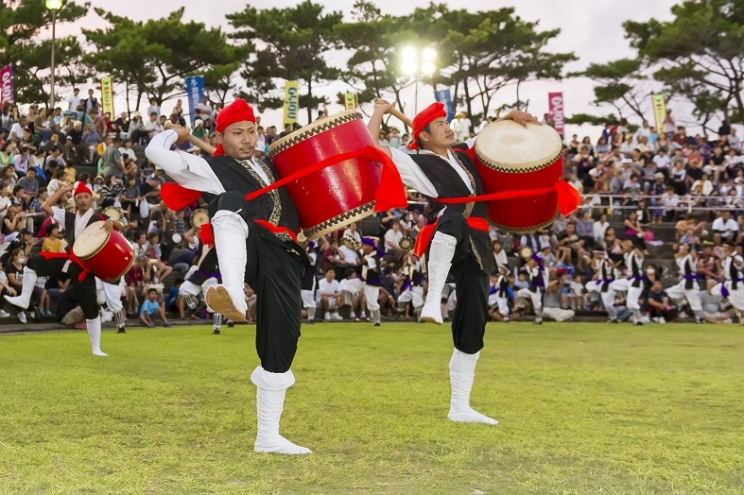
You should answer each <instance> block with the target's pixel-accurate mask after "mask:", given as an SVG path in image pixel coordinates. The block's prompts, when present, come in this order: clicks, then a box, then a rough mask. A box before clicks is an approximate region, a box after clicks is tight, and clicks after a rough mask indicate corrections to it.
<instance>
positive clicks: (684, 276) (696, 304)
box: [666, 247, 703, 323]
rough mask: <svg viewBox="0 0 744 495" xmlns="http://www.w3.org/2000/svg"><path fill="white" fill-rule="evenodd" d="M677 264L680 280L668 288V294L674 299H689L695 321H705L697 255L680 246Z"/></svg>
mask: <svg viewBox="0 0 744 495" xmlns="http://www.w3.org/2000/svg"><path fill="white" fill-rule="evenodd" d="M676 261H677V266H678V267H679V276H680V281H679V283H678V284H677V285H674V286H672V287H669V288H668V289H666V293H667V295H669V298H670V299H671V300H673V301H681V300H682V299H683V298H684V299H687V304H689V305H690V309H691V310H692V311H693V313H695V322H696V323H702V322H703V306H702V304H701V302H700V286H699V285H698V282H697V278H698V276H697V264H696V263H695V257H694V256H693V255H692V254H691V253H689V252H688V251H687V248H686V247H680V252H679V254H678V255H677V260H676Z"/></svg>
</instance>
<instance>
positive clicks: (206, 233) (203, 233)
mask: <svg viewBox="0 0 744 495" xmlns="http://www.w3.org/2000/svg"><path fill="white" fill-rule="evenodd" d="M253 221H254V222H255V223H257V224H258V225H260V226H262V227H265V228H266V229H267V230H268V231H269V232H271V233H272V234H275V235H276V234H287V235H288V236H289V237H291V238H292V240H293V241H295V242H298V241H297V234H295V233H294V232H292V231H291V230H289V229H288V228H286V227H277V226H276V225H274V224H273V223H271V222H267V221H265V220H253ZM199 240H201V241H202V243H204V245H206V246H213V245H214V234H213V233H212V224H211V223H205V224H203V225H202V226H201V227H200V229H199Z"/></svg>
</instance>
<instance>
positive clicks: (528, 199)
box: [475, 120, 570, 232]
mask: <svg viewBox="0 0 744 495" xmlns="http://www.w3.org/2000/svg"><path fill="white" fill-rule="evenodd" d="M562 152H563V141H562V139H561V136H560V135H559V134H558V133H557V132H556V131H555V129H553V128H552V127H550V126H547V125H534V124H527V127H524V126H522V125H520V124H517V123H516V122H514V121H512V120H500V121H498V122H494V123H492V124H490V125H489V126H488V127H486V128H485V129H483V130H482V131H481V132H480V133H479V134H478V137H477V139H476V142H475V164H476V167H477V168H478V174H479V175H480V177H481V181H482V182H483V189H484V191H485V194H493V193H508V192H510V191H524V190H535V194H532V195H528V196H523V197H515V198H512V199H500V200H498V201H490V202H488V203H487V208H488V219H489V220H490V221H491V223H493V224H494V226H495V227H496V228H498V229H501V230H505V231H509V232H528V231H532V230H539V229H542V228H544V227H547V226H548V225H550V224H551V223H552V222H553V221H554V220H555V219H556V218H557V217H558V213H559V210H558V192H557V189H556V184H557V183H558V182H559V181H562V180H563V155H562ZM568 187H570V186H568ZM540 190H542V191H543V192H540Z"/></svg>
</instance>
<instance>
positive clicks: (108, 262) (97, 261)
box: [72, 222, 134, 282]
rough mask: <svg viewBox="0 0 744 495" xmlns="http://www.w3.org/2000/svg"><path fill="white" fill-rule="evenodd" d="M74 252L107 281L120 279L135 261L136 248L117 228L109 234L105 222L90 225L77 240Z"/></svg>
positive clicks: (92, 270) (88, 267) (93, 271)
mask: <svg viewBox="0 0 744 495" xmlns="http://www.w3.org/2000/svg"><path fill="white" fill-rule="evenodd" d="M72 252H73V253H75V256H77V257H78V259H80V261H81V262H82V263H83V265H85V267H86V268H87V269H88V270H90V271H91V273H93V275H95V276H96V277H98V278H100V279H101V280H103V281H105V282H115V281H117V280H119V279H120V278H121V277H123V276H124V275H125V274H126V273H127V271H129V268H130V267H131V266H132V263H134V248H133V247H132V245H131V244H130V243H129V241H128V240H127V239H126V238H125V237H124V236H123V235H121V234H120V233H119V232H117V231H116V230H114V231H112V232H111V234H107V233H106V231H105V230H103V222H94V223H92V224H90V225H88V226H87V227H86V228H85V230H84V231H83V233H82V234H80V236H79V237H78V238H77V239H76V240H75V245H74V246H73V248H72Z"/></svg>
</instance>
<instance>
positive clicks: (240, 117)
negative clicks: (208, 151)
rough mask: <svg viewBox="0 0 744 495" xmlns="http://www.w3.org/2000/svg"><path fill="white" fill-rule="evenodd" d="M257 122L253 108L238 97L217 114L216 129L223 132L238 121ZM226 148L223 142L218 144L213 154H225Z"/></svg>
mask: <svg viewBox="0 0 744 495" xmlns="http://www.w3.org/2000/svg"><path fill="white" fill-rule="evenodd" d="M244 121H248V122H253V123H255V122H256V115H255V114H254V113H253V108H251V106H250V105H249V104H248V103H246V101H245V100H244V99H242V98H237V99H236V100H235V101H233V102H232V103H230V104H229V105H228V106H226V107H225V108H223V109H222V110H221V111H220V113H218V114H217V118H216V119H215V129H214V130H215V131H217V132H222V131H224V130H225V129H226V128H227V127H228V126H229V125H231V124H234V123H236V122H244ZM224 155H225V150H224V149H223V148H222V144H218V145H217V148H216V149H215V150H214V153H212V156H224Z"/></svg>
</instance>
